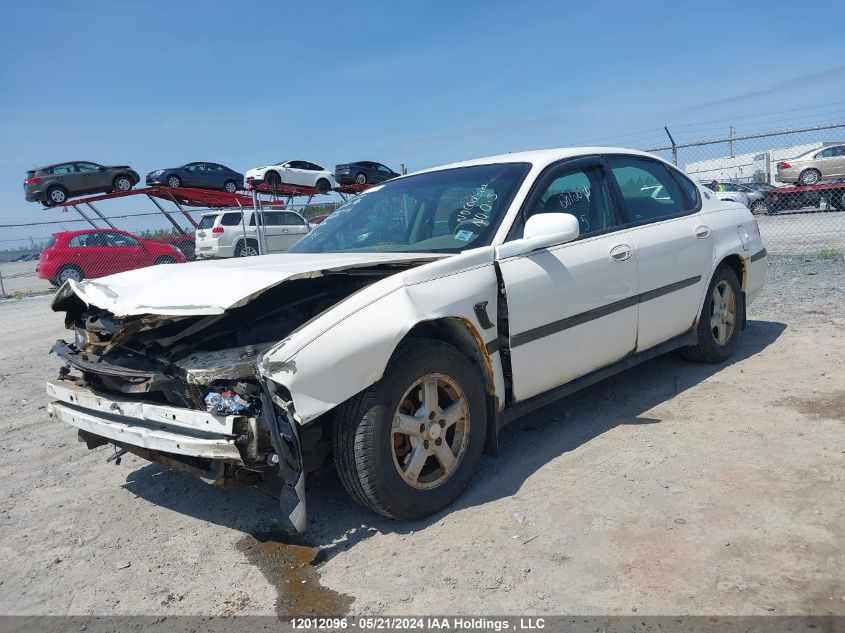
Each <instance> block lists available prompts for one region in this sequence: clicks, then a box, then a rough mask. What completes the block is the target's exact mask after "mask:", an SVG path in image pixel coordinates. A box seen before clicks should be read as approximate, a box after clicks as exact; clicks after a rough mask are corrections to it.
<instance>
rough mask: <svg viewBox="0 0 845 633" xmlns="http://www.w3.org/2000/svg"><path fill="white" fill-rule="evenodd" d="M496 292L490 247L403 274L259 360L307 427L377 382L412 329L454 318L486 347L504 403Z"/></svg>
mask: <svg viewBox="0 0 845 633" xmlns="http://www.w3.org/2000/svg"><path fill="white" fill-rule="evenodd" d="M497 291H498V290H497V281H496V272H495V268H494V264H493V249H492V248H482V249H476V250H474V251H468V252H466V253H463V254H461V255H456V256H454V257H449V258H445V259H442V260H439V261H437V262H432V263H430V264H427V265H426V266H423V267H420V268H414V269H410V270H407V271H404V272H402V273H399V274H397V275H394V276H392V277H389V278H387V279H384V280H382V281H380V282H378V283H375V284H373V285H372V286H369V287H368V288H366V289H365V290H363V291H362V292H360V293H358V294H357V295H354V296H352V297H350V298H348V299H347V300H345V301H343V302H341V303H340V304H338V305H337V306H335V307H334V308H332V309H331V310H329V311H327V312H326V313H324V314H323V315H321V316H320V317H319V318H317V319H315V320H313V321H312V322H310V323H308V324H306V325H304V326H303V327H301V328H300V329H298V330H297V331H295V332H294V333H293V334H291V335H290V336H289V337H288V338H286V339H285V340H284V341H282V342H281V343H280V344H279V345H277V346H276V347H274V348H273V349H271V350H270V351H269V352H267V353H266V354H265V355H264V356H263V357H262V359H261V361H260V362H259V364H258V368H259V372H260V373H261V374H262V376H263V377H265V378H266V379H268V380H270V381H272V382H274V383H276V384H278V385H281V386H282V387H284V388H285V389H286V390H287V391H288V392H289V393H290V395H291V398H292V400H293V409H294V417H295V419H296V421H297V422H298V423H300V424H307V423H308V422H311V421H312V420H314V419H315V418H317V417H318V416H320V415H322V414H324V413H326V412H328V411H330V410H331V409H333V408H334V407H336V406H337V405H339V404H341V403H342V402H344V401H345V400H348V399H349V398H351V397H352V396H354V395H355V394H357V393H359V392H361V391H363V390H364V389H367V388H368V387H370V386H371V385H373V384H374V383H376V382H378V381H379V380H380V379H381V378H382V376H383V374H384V370H385V368H386V367H387V363H388V361H389V360H390V357H391V356H392V355H393V352H394V351H395V350H396V348H397V346H398V345H399V344H400V342H401V341H402V339H403V338H404V337H405V336H406V335H407V334H408V332H410V331H411V329H412V328H413V327H414V326H416V325H417V324H420V323H423V322H426V321H434V320H438V319H445V318H451V319H458V320H460V321H462V322H463V323H464V324H465V325H466V326H467V327H468V328H469V329H470V333H471V334H472V335H473V337H474V338H475V339H476V340H477V341H480V342H481V343H482V345H481V349H480V352H481V354H482V357H483V358H484V360H485V365H486V366H487V370H488V371H489V372H491V373H492V374H493V376H492V378H493V380H492V383H493V385H492V386H493V390H494V393H493V394H491V395H497V396H499V398H500V401H504V398H503V393H504V377H503V374H502V369H501V363H500V362H499V354H498V352H497V351H495V348H496V345H495V342H496V341H497V340H498V330H497V328H496V326H495V323H496V305H497V301H496V299H497ZM483 302H487V303H486V309H487V316H488V317H489V321H487V320H486V319H483V320H484V321H485V323H484V324H482V323H481V322H479V318H478V316H477V314H476V311H475V309H474V306H475V304H479V303H483ZM488 344H489V347H490V349H491V351H490V352H488V350H487V347H488Z"/></svg>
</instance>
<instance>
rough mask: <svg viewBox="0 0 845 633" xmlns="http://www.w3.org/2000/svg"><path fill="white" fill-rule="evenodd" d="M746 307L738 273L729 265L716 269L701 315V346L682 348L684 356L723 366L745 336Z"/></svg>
mask: <svg viewBox="0 0 845 633" xmlns="http://www.w3.org/2000/svg"><path fill="white" fill-rule="evenodd" d="M744 320H745V304H744V303H743V298H742V290H741V289H740V285H739V280H738V279H737V277H736V273H735V272H734V271H733V269H732V268H731V267H730V266H728V265H725V264H723V265H721V266H720V267H719V268H718V269H716V273H715V274H714V275H713V279H712V280H711V281H710V287H709V288H708V290H707V296H706V297H705V299H704V306H703V307H702V308H701V315H700V316H699V318H698V328H697V333H698V343H697V344H696V345H691V346H689V347H684V348H682V350H681V351H682V352H683V354H684V356H686V357H687V358H689V359H690V360H695V361H699V362H703V363H721V362H722V361H724V360H726V359H727V358H728V357H730V355H731V354H733V353H734V350H735V349H736V346H737V344H738V343H739V339H740V336H741V334H742V323H743V321H744Z"/></svg>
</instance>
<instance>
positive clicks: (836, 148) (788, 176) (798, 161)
mask: <svg viewBox="0 0 845 633" xmlns="http://www.w3.org/2000/svg"><path fill="white" fill-rule="evenodd" d="M843 176H845V145H830V146H828V147H822V148H818V147H817V148H816V149H813V150H810V151H809V152H804V153H803V154H801V155H800V156H797V157H796V158H790V159H788V160H782V161H780V162H779V163H778V164H777V180H778V181H779V182H788V183H796V184H799V185H803V186H810V185H815V184H818V183H819V182H821V181H822V180H830V179H833V178H842V177H843Z"/></svg>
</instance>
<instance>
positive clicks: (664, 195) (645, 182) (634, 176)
mask: <svg viewBox="0 0 845 633" xmlns="http://www.w3.org/2000/svg"><path fill="white" fill-rule="evenodd" d="M607 164H608V165H609V166H610V171H611V172H612V173H613V177H614V178H615V179H616V182H617V184H618V185H619V189H620V190H621V192H622V198H623V199H624V201H625V207H626V209H627V211H628V220H629V222H631V223H639V222H649V221H653V220H660V219H662V218H668V217H672V216H675V215H682V214H684V213H687V212H688V211H692V208H693V207H692V206H691V205H690V204H689V202H688V196H687V195H685V194H684V192H683V190H682V189H681V186H680V185H679V184H678V182H677V181H676V180H675V178H674V177H673V176H672V174H670V173H669V170H668V169H667V168H666V167H664V166H663V165H661V164H660V163H659V162H657V161H653V160H648V159H645V158H635V157H632V156H610V157H608V158H607Z"/></svg>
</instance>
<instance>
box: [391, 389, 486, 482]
mask: <svg viewBox="0 0 845 633" xmlns="http://www.w3.org/2000/svg"><path fill="white" fill-rule="evenodd" d="M469 434H470V417H469V405H468V401H467V398H466V396H465V395H464V392H463V390H462V389H461V387H460V386H459V385H458V383H457V382H456V381H455V380H453V379H452V378H450V377H449V376H446V375H444V374H427V375H425V376H423V377H422V378H420V379H419V380H417V381H416V382H415V383H414V384H413V385H411V386H410V387H409V388H408V390H407V391H406V392H405V395H404V396H403V397H402V400H401V401H400V403H399V407H398V408H397V410H396V412H395V413H394V415H393V426H392V429H391V436H392V437H391V439H392V451H393V465H394V466H395V467H396V470H397V472H398V473H399V475H400V476H401V477H402V479H403V480H404V481H405V483H407V484H408V485H409V486H412V487H414V488H417V489H420V490H427V489H431V488H436V487H437V486H439V485H441V484H443V483H444V482H445V481H446V480H447V479H449V477H450V476H451V475H452V474H453V473H454V472H455V471H456V470H457V468H458V466H459V464H460V463H461V460H462V459H463V457H464V454H465V453H466V449H467V446H468V444H469Z"/></svg>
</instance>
